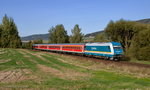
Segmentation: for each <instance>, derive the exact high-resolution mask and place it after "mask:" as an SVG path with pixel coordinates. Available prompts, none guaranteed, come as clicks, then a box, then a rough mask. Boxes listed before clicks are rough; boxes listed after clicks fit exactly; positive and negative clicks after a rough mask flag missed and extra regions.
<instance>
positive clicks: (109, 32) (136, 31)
mask: <svg viewBox="0 0 150 90" xmlns="http://www.w3.org/2000/svg"><path fill="white" fill-rule="evenodd" d="M71 32H72V34H71V35H70V36H69V35H68V34H67V31H66V30H65V28H64V26H63V25H62V24H59V25H56V26H55V27H51V28H50V29H49V43H56V44H57V43H83V42H84V40H83V37H84V35H83V34H82V33H81V28H80V27H79V25H78V24H76V25H75V26H74V27H73V29H72V30H71ZM111 41H116V42H120V43H121V44H122V47H123V49H124V52H125V55H126V56H128V57H130V58H136V59H138V60H149V58H150V25H149V24H142V23H138V22H133V21H127V20H123V19H121V20H118V21H110V22H109V23H108V25H107V26H106V28H105V30H104V32H103V33H100V34H98V35H97V36H96V37H95V38H94V40H93V41H92V42H111ZM38 43H40V44H41V43H43V41H42V40H41V39H38V40H34V41H29V42H28V43H21V39H20V37H19V35H18V29H17V26H16V24H15V22H14V20H13V19H12V18H9V17H8V16H7V15H5V16H4V17H3V19H2V23H1V24H0V48H32V44H38Z"/></svg>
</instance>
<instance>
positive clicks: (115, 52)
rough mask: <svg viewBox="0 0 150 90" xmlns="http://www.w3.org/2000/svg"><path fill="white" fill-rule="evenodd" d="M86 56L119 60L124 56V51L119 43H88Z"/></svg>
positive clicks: (85, 49) (85, 51)
mask: <svg viewBox="0 0 150 90" xmlns="http://www.w3.org/2000/svg"><path fill="white" fill-rule="evenodd" d="M84 54H85V55H93V56H101V57H105V58H107V59H110V60H119V59H120V58H121V57H122V55H123V49H122V46H121V44H120V43H118V42H105V43H86V44H85V48H84Z"/></svg>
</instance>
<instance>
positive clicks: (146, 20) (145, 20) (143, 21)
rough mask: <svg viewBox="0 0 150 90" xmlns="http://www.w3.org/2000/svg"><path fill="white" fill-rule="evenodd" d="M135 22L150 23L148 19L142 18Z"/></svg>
mask: <svg viewBox="0 0 150 90" xmlns="http://www.w3.org/2000/svg"><path fill="white" fill-rule="evenodd" d="M136 22H139V23H144V24H150V19H142V20H138V21H136Z"/></svg>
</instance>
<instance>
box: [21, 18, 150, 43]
mask: <svg viewBox="0 0 150 90" xmlns="http://www.w3.org/2000/svg"><path fill="white" fill-rule="evenodd" d="M136 22H139V23H144V24H150V19H141V20H137V21H136ZM102 32H104V30H101V31H98V32H93V33H89V34H86V35H85V38H88V37H92V38H93V37H95V36H96V35H97V34H99V33H102ZM48 37H49V36H48V33H47V34H34V35H30V36H26V37H21V40H22V41H29V40H36V39H39V38H40V39H43V40H45V41H47V40H48Z"/></svg>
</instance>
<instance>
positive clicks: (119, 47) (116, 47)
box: [114, 46, 122, 49]
mask: <svg viewBox="0 0 150 90" xmlns="http://www.w3.org/2000/svg"><path fill="white" fill-rule="evenodd" d="M114 49H122V47H121V46H114Z"/></svg>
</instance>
